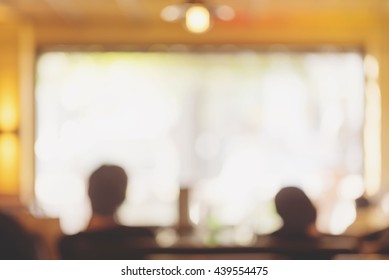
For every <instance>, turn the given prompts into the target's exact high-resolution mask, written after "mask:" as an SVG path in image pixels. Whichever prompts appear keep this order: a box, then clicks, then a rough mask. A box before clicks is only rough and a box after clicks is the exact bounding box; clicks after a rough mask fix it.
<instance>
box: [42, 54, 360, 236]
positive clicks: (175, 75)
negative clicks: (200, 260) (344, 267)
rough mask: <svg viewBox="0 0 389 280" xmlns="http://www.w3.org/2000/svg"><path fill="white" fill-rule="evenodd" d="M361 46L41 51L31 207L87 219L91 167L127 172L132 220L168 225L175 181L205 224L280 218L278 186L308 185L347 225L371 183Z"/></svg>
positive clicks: (251, 224)
mask: <svg viewBox="0 0 389 280" xmlns="http://www.w3.org/2000/svg"><path fill="white" fill-rule="evenodd" d="M364 79H365V78H364V71H363V60H362V56H361V54H360V53H358V52H353V51H350V52H337V51H331V52H328V51H316V52H283V51H282V52H281V51H274V52H272V51H270V52H255V51H252V50H246V51H243V50H242V51H234V52H222V53H216V52H215V53H213V52H199V53H168V52H131V53H97V52H92V53H87V52H83V53H74V52H73V53H65V52H46V53H44V54H43V55H41V56H40V58H39V60H38V64H37V83H36V120H35V121H36V141H35V155H36V157H35V158H36V161H35V162H36V182H35V192H36V198H37V206H38V207H37V211H40V212H41V213H42V214H45V215H49V216H53V217H60V219H61V226H62V228H63V230H64V231H65V232H67V233H74V232H77V231H79V230H81V229H82V228H84V227H85V225H86V223H87V221H88V219H89V216H90V209H89V204H88V200H87V197H86V181H87V177H88V175H89V174H90V173H91V172H92V171H93V170H94V169H95V168H96V167H98V166H99V165H101V164H104V163H112V164H118V165H121V166H122V167H124V168H125V170H126V171H127V172H128V174H129V177H130V182H129V189H128V197H127V200H126V202H125V203H124V205H123V207H122V208H121V209H120V212H119V219H120V221H121V222H122V223H124V224H128V225H130V224H135V225H161V226H169V225H173V224H175V223H176V221H177V216H178V213H177V209H178V207H177V203H178V193H179V188H180V186H181V187H182V186H185V187H189V188H191V189H192V201H191V206H190V218H191V220H192V222H193V223H194V224H196V225H198V227H202V226H203V227H207V226H210V225H211V226H212V225H213V226H215V225H218V226H239V227H242V228H245V229H248V230H250V231H252V232H256V233H267V232H270V231H272V230H274V229H276V228H277V226H278V225H279V221H278V219H277V216H276V214H275V212H274V205H273V202H272V201H273V197H274V195H275V194H276V192H277V191H278V190H279V189H280V188H281V187H282V186H285V185H296V186H300V187H301V188H303V189H304V190H305V191H306V192H307V194H308V195H309V196H310V198H311V199H312V200H313V201H314V202H315V204H316V206H317V207H318V209H319V214H320V215H319V221H318V226H319V228H320V229H321V230H323V231H327V232H331V233H341V232H342V231H343V230H344V229H346V227H347V226H348V225H349V224H350V223H352V222H353V220H354V219H355V205H354V199H355V198H357V197H358V196H360V195H361V194H362V193H363V191H364V184H363V182H364V180H363V177H362V173H363V145H362V139H363V124H364Z"/></svg>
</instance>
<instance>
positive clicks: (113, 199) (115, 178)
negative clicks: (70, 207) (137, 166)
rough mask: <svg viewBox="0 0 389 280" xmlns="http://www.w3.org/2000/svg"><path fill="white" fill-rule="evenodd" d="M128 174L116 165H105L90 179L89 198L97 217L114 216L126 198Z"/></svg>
mask: <svg viewBox="0 0 389 280" xmlns="http://www.w3.org/2000/svg"><path fill="white" fill-rule="evenodd" d="M127 181H128V178H127V174H126V172H125V171H124V170H123V168H121V167H119V166H115V165H103V166H101V167H100V168H98V169H97V170H96V171H94V172H93V173H92V175H91V176H90V178H89V190H88V194H89V198H90V201H91V205H92V211H93V214H95V215H101V216H113V215H114V214H115V212H116V210H117V208H118V207H119V206H120V205H121V204H122V203H123V201H124V199H125V198H126V190H127Z"/></svg>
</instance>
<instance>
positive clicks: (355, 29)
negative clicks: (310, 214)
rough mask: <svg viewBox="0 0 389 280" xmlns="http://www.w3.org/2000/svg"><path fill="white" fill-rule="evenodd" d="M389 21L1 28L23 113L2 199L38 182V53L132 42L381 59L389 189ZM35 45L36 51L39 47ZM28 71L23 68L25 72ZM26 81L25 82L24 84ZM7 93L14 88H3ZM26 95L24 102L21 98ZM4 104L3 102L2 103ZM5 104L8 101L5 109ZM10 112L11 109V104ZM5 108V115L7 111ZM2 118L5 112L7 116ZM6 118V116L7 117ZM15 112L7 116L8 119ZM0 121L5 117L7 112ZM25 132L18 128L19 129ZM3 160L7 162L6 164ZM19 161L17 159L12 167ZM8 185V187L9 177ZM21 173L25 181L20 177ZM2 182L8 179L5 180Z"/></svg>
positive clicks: (348, 18) (362, 17)
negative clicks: (359, 53) (304, 50)
mask: <svg viewBox="0 0 389 280" xmlns="http://www.w3.org/2000/svg"><path fill="white" fill-rule="evenodd" d="M386 18H388V17H387V15H380V14H378V12H377V11H374V12H372V11H354V12H351V11H350V12H347V13H345V12H329V11H327V12H316V13H314V14H312V13H305V14H304V13H294V14H284V15H282V16H278V17H276V16H275V17H267V18H261V19H258V20H256V21H254V22H251V23H239V24H238V25H231V24H224V25H216V26H215V27H214V29H213V30H212V31H211V32H209V33H207V34H204V35H191V34H189V33H187V32H186V31H184V30H183V28H182V27H181V26H176V25H166V24H165V25H163V26H154V27H152V28H151V27H147V26H145V27H139V26H138V27H131V26H123V25H122V26H107V25H100V26H96V25H93V26H88V25H71V24H68V25H40V26H28V25H26V24H22V23H20V22H19V23H17V22H14V23H12V24H9V25H8V26H5V25H4V24H3V25H2V24H1V22H0V89H1V92H2V93H1V92H0V94H2V95H6V96H8V97H7V98H9V97H10V100H11V103H12V104H14V105H10V106H11V107H12V106H14V107H13V109H12V111H13V112H14V113H15V114H16V120H17V123H18V119H19V117H20V115H21V114H23V122H22V124H21V130H20V133H21V134H20V135H21V136H22V137H20V138H17V139H18V141H19V142H21V143H18V141H16V145H17V147H19V148H18V151H19V152H20V153H21V162H20V161H19V157H18V155H17V154H16V156H15V158H17V159H16V160H15V162H14V163H12V164H13V165H15V166H16V167H12V168H11V169H12V170H11V171H9V170H8V169H7V168H10V167H7V166H6V165H7V164H10V163H9V161H8V160H7V161H6V160H5V158H6V156H5V155H3V154H2V153H1V151H0V153H1V154H0V194H1V193H19V192H20V191H19V190H20V189H19V186H22V188H23V191H22V193H23V194H27V195H26V200H28V197H31V194H32V192H31V190H32V188H31V186H32V178H33V148H32V147H33V126H32V124H33V121H32V116H33V112H32V110H33V106H32V103H33V97H32V96H33V95H32V84H33V81H32V78H33V71H32V69H33V63H32V62H33V55H34V51H35V50H36V49H42V48H46V47H48V46H53V45H54V46H58V45H61V44H70V45H90V44H101V45H106V46H117V45H125V44H155V43H160V44H164V43H165V44H169V43H189V44H224V43H227V44H228V43H232V44H257V45H264V44H266V45H268V44H278V43H284V44H290V45H296V46H302V47H312V46H317V45H322V44H329V45H333V44H335V45H339V46H347V47H348V46H356V47H360V48H362V49H364V50H365V51H366V52H367V53H371V54H373V55H374V56H376V57H377V58H378V60H379V62H380V68H381V72H380V86H381V93H382V138H381V142H382V170H383V173H382V177H381V179H382V185H383V186H384V187H386V186H389V172H385V170H389V97H388V93H389V79H385V77H386V76H389V36H387V34H386V29H387V28H388V27H389V20H388V19H386ZM35 40H36V45H35ZM21 65H23V66H21ZM20 81H21V82H22V83H19V82H20ZM4 88H7V89H6V90H4ZM20 96H22V98H19V97H20ZM1 103H4V102H1ZM4 104H5V103H4ZM7 106H8V105H7ZM2 110H3V109H2ZM2 112H3V111H2ZM0 113H1V112H0ZM3 114H5V113H3ZM7 114H8V113H7ZM0 115H1V114H0ZM18 128H19V125H18ZM2 162H3V163H2ZM11 162H12V161H11ZM5 173H6V174H7V176H9V178H8V179H7V180H9V182H8V181H7V182H5V183H4V180H5V179H4V178H6V177H7V176H4V175H3V174H5ZM19 174H21V177H20V178H21V179H20V178H19ZM1 180H3V181H1Z"/></svg>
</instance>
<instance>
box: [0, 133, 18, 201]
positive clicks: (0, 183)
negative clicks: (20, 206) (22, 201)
mask: <svg viewBox="0 0 389 280" xmlns="http://www.w3.org/2000/svg"><path fill="white" fill-rule="evenodd" d="M18 166H19V138H18V136H17V135H16V134H14V133H2V134H0V193H2V194H17V192H18V179H19V174H18V172H19V170H18Z"/></svg>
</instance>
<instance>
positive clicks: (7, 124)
mask: <svg viewBox="0 0 389 280" xmlns="http://www.w3.org/2000/svg"><path fill="white" fill-rule="evenodd" d="M17 127H18V114H17V106H16V100H14V98H13V97H11V96H8V95H3V96H0V131H1V132H14V131H15V130H16V129H17Z"/></svg>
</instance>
